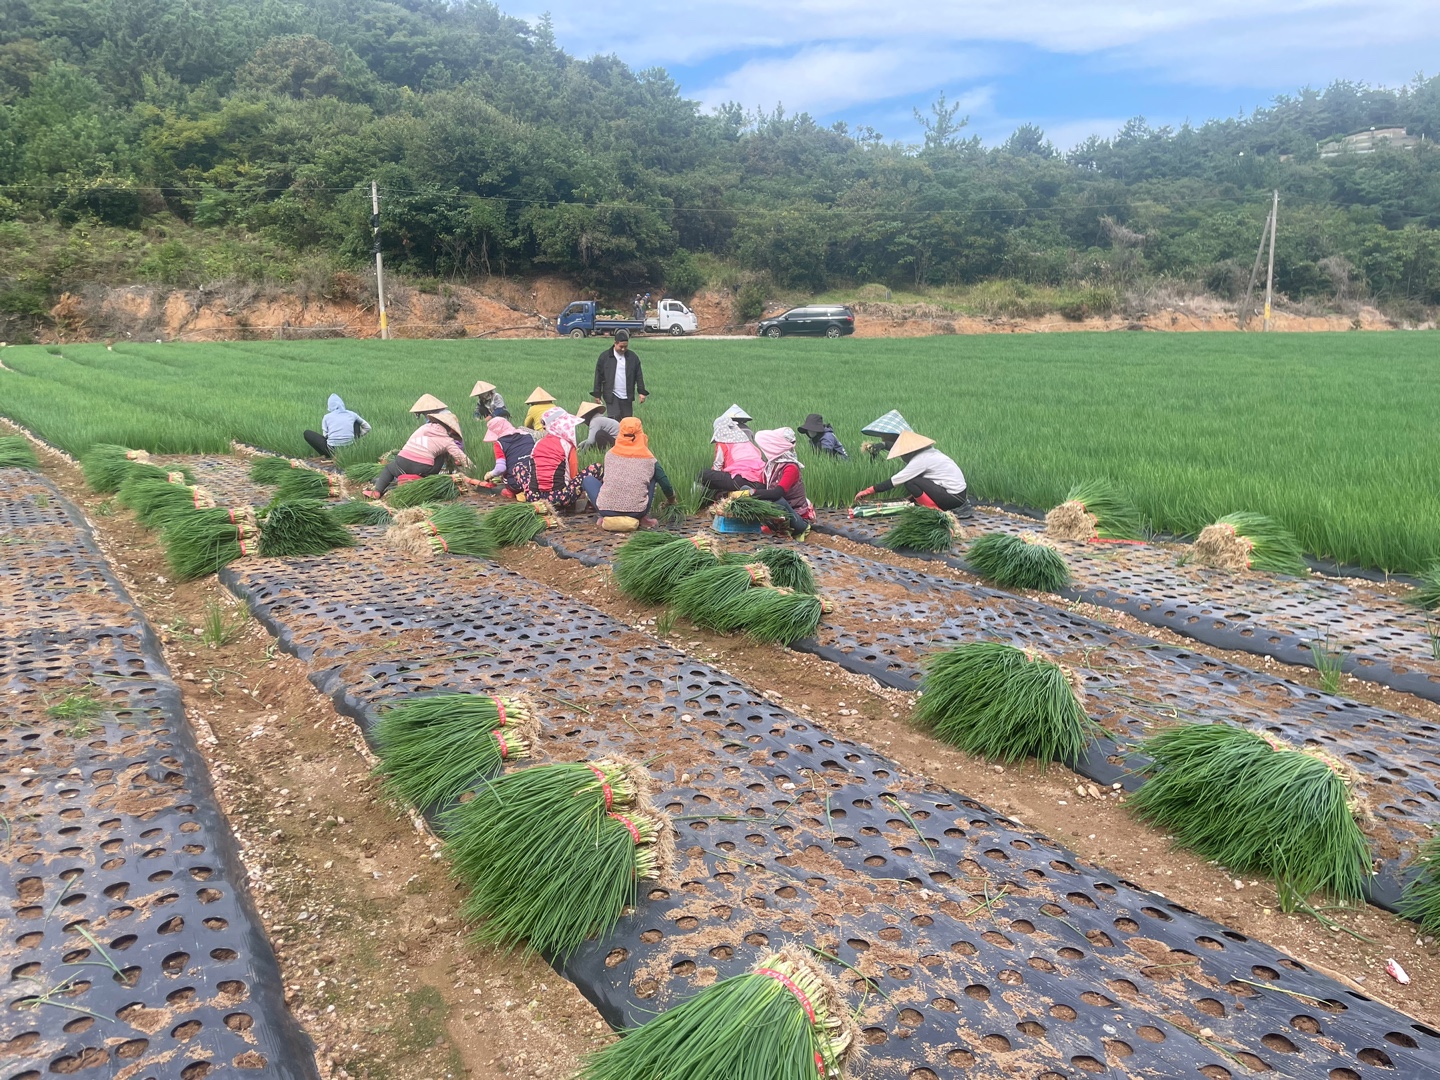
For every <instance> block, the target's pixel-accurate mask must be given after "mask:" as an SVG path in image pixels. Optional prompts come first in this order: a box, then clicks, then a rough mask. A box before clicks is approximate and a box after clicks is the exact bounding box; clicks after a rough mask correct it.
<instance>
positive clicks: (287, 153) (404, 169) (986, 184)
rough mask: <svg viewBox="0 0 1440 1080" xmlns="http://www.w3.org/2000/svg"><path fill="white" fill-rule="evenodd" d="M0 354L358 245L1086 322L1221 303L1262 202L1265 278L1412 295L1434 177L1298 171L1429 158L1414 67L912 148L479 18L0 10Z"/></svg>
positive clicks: (1431, 282) (322, 282)
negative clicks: (1057, 305)
mask: <svg viewBox="0 0 1440 1080" xmlns="http://www.w3.org/2000/svg"><path fill="white" fill-rule="evenodd" d="M3 10H4V13H5V15H4V19H3V20H0V245H3V247H4V249H5V250H6V254H7V258H6V260H5V263H4V269H3V270H0V319H3V320H5V322H4V324H0V331H4V332H6V333H8V336H9V337H10V340H16V339H17V336H18V335H23V333H24V332H25V330H26V327H27V326H30V327H32V328H33V325H34V321H35V320H43V319H45V318H47V317H48V312H49V309H50V308H51V306H53V304H54V302H55V300H56V298H57V296H58V295H59V294H60V292H61V291H63V290H68V289H77V288H79V287H81V286H84V285H87V284H90V283H96V282H100V283H109V284H115V283H129V282H153V283H159V284H169V285H178V286H198V285H200V284H205V283H213V282H217V281H249V282H269V283H280V284H284V283H287V282H293V281H296V280H297V279H299V280H306V281H310V282H312V283H317V288H319V289H320V290H321V291H322V292H323V291H324V289H325V288H326V283H327V281H328V279H329V276H330V275H331V274H332V273H333V272H335V271H336V270H343V269H345V268H346V267H347V266H348V267H351V268H354V267H358V266H360V265H362V264H363V263H364V262H365V261H366V259H367V257H368V254H369V251H370V245H371V237H370V228H369V225H370V220H369V219H370V201H369V181H370V180H371V179H372V178H375V179H378V180H379V182H380V185H381V189H382V192H383V197H384V206H383V214H382V217H383V224H384V229H383V233H382V243H383V248H384V251H385V254H386V256H387V258H388V259H389V260H390V265H392V266H394V267H395V268H396V269H398V270H401V271H404V272H405V273H407V274H408V275H410V276H412V277H418V278H422V279H423V278H426V277H429V278H435V277H472V276H475V275H485V274H510V275H528V274H535V273H547V274H563V275H567V276H569V277H571V278H573V279H575V280H577V281H579V282H581V283H583V284H584V285H585V286H587V287H590V288H594V289H598V290H600V291H601V292H604V293H609V294H611V295H618V294H621V293H625V292H628V291H630V290H632V289H636V288H640V287H661V286H663V287H666V288H669V289H670V290H672V291H675V292H677V293H679V294H681V295H686V294H688V293H689V292H690V291H691V290H694V289H696V288H698V287H699V286H700V285H701V284H702V283H704V282H705V281H706V280H707V279H708V280H709V281H710V282H711V283H712V284H716V285H720V286H722V287H728V288H729V289H731V290H732V291H733V293H734V295H735V297H736V305H737V315H739V316H741V317H749V316H753V314H754V313H756V312H758V310H759V308H760V306H761V305H762V304H763V303H764V301H765V300H766V298H767V296H769V295H771V294H773V293H774V292H775V291H776V290H820V289H823V288H825V287H827V286H830V285H833V284H835V283H838V282H866V281H870V282H877V283H883V284H886V285H890V286H894V287H895V288H897V289H900V288H903V289H906V290H909V291H916V290H923V289H925V288H929V287H936V286H944V285H949V286H966V285H973V284H974V283H977V282H982V281H987V280H992V279H1001V278H1004V279H1011V280H1014V281H1017V282H1021V283H1024V284H1026V285H1028V286H1034V287H1051V288H1060V289H1063V290H1064V295H1065V296H1066V297H1067V300H1066V301H1065V302H1066V304H1067V305H1068V306H1069V307H1071V308H1073V312H1071V313H1072V314H1074V315H1076V316H1079V315H1084V314H1088V313H1103V312H1104V311H1106V310H1108V309H1109V308H1111V307H1113V306H1114V305H1115V303H1116V302H1117V298H1118V297H1119V296H1120V295H1121V294H1122V293H1123V292H1124V291H1125V290H1126V289H1128V288H1130V287H1131V286H1133V285H1134V284H1135V283H1136V282H1142V281H1154V280H1156V279H1160V278H1169V279H1175V280H1177V281H1179V282H1183V283H1185V284H1186V285H1187V286H1189V287H1198V288H1204V289H1206V290H1208V291H1209V292H1211V293H1213V294H1216V295H1219V296H1222V297H1228V298H1234V297H1236V296H1237V295H1238V294H1239V293H1241V292H1243V290H1244V287H1245V284H1246V281H1247V280H1248V277H1249V273H1250V266H1251V263H1252V260H1253V258H1254V252H1255V246H1256V243H1257V241H1258V239H1259V234H1260V231H1261V225H1262V223H1263V221H1264V218H1265V214H1266V211H1267V208H1268V201H1269V200H1268V194H1269V191H1270V189H1271V188H1272V187H1275V188H1279V190H1280V192H1281V198H1282V208H1283V214H1284V217H1283V227H1282V229H1281V230H1280V241H1279V246H1278V252H1277V257H1276V274H1277V284H1278V287H1279V289H1280V290H1281V291H1282V292H1283V293H1285V294H1287V295H1288V296H1290V297H1291V298H1292V299H1297V300H1299V299H1304V298H1312V299H1314V300H1316V301H1318V302H1321V303H1326V304H1335V303H1337V302H1338V303H1340V304H1342V305H1343V304H1344V303H1353V302H1354V301H1356V300H1359V299H1362V298H1373V299H1375V300H1378V301H1379V302H1381V303H1383V304H1384V305H1385V306H1386V307H1387V309H1388V310H1390V311H1392V312H1395V313H1398V314H1410V315H1413V316H1416V317H1419V316H1420V315H1422V314H1423V308H1424V307H1425V306H1426V305H1435V304H1437V303H1440V231H1437V227H1440V155H1437V152H1436V150H1435V146H1434V144H1433V141H1427V142H1424V143H1422V144H1421V145H1420V146H1418V147H1415V148H1411V149H1406V150H1386V151H1381V152H1378V153H1374V154H1368V155H1357V154H1345V155H1341V156H1339V157H1329V158H1324V159H1322V158H1321V157H1320V156H1319V152H1318V148H1317V144H1318V142H1319V141H1321V140H1325V139H1329V138H1331V137H1333V136H1336V135H1339V134H1344V133H1347V132H1352V131H1356V130H1360V129H1365V128H1369V127H1371V126H1377V125H1378V126H1387V125H1396V126H1403V127H1405V128H1407V129H1408V130H1409V131H1410V132H1411V133H1413V134H1423V135H1426V136H1427V137H1428V138H1429V139H1430V140H1433V139H1434V137H1435V135H1436V133H1437V132H1440V77H1437V78H1431V79H1429V80H1424V79H1420V78H1417V79H1416V80H1415V81H1414V82H1413V83H1412V84H1410V85H1408V86H1405V87H1402V88H1399V89H1396V90H1382V89H1373V88H1369V87H1365V86H1360V85H1354V84H1349V83H1336V84H1334V85H1332V86H1330V87H1329V88H1327V89H1325V90H1324V91H1323V92H1322V91H1314V90H1304V91H1302V92H1300V93H1298V94H1296V95H1294V96H1291V97H1283V98H1280V99H1277V100H1276V101H1275V102H1273V103H1272V104H1271V105H1270V106H1268V107H1266V108H1262V109H1259V110H1257V111H1256V112H1255V113H1253V114H1252V115H1250V116H1245V117H1236V118H1231V119H1225V120H1212V121H1208V122H1206V123H1203V124H1201V125H1199V126H1194V127H1192V126H1185V127H1182V128H1180V129H1178V130H1172V129H1169V128H1152V127H1151V126H1149V125H1148V124H1147V123H1146V122H1145V121H1144V119H1143V118H1136V119H1134V120H1132V121H1131V122H1130V123H1129V124H1127V125H1126V126H1125V128H1124V130H1123V131H1122V132H1120V134H1118V135H1117V136H1116V137H1115V138H1113V139H1109V140H1101V139H1092V140H1090V141H1089V142H1088V143H1086V144H1085V145H1083V146H1080V147H1078V148H1076V149H1075V150H1073V151H1072V152H1070V153H1067V154H1060V153H1057V152H1056V150H1055V149H1054V148H1053V147H1052V146H1051V145H1050V144H1049V143H1048V142H1047V141H1046V139H1045V136H1044V133H1043V132H1042V131H1040V130H1039V129H1037V128H1034V127H1029V126H1027V127H1022V128H1020V129H1019V130H1017V131H1016V132H1015V133H1014V134H1013V135H1012V136H1011V137H1010V138H1009V139H1008V140H1006V141H1005V142H1004V143H1003V144H1002V145H999V146H995V147H986V146H984V145H982V144H981V143H980V142H979V140H978V139H975V138H971V137H967V134H966V131H965V127H964V118H963V117H961V116H959V115H957V114H956V112H955V110H954V108H953V107H951V106H947V105H946V104H945V103H944V101H943V99H942V101H940V102H937V103H936V104H935V106H934V107H933V108H932V110H931V112H930V114H929V118H928V122H927V130H926V134H925V139H924V142H923V144H921V145H904V144H901V143H899V142H896V141H893V140H887V139H886V138H885V137H884V136H883V135H882V134H881V133H877V132H874V131H871V130H868V129H865V130H858V131H857V130H851V129H848V128H847V127H846V126H845V125H844V124H836V125H834V126H831V127H824V126H821V125H818V124H817V123H816V122H815V121H813V120H812V119H811V118H810V117H809V116H806V115H794V114H790V113H786V112H785V111H784V110H783V109H782V108H780V107H776V108H775V109H774V110H773V111H771V112H765V113H746V112H745V111H744V110H743V109H741V108H740V107H739V106H730V107H727V108H723V109H720V110H718V111H716V112H714V113H705V112H702V111H701V110H700V108H699V107H698V106H697V105H696V103H694V102H691V101H687V100H685V99H684V98H683V97H682V96H681V94H680V93H679V91H678V89H677V87H676V86H675V84H674V82H673V81H672V80H671V79H670V78H669V77H668V76H667V75H666V73H665V72H664V71H662V70H658V69H652V70H646V71H638V72H637V71H632V70H631V69H630V68H629V67H627V66H626V64H625V63H624V61H623V59H622V58H620V57H616V56H600V57H596V58H593V59H589V60H580V59H576V58H574V57H572V56H570V55H568V54H567V53H565V52H564V51H562V50H561V49H559V48H558V47H557V46H556V44H555V41H554V38H553V36H552V34H551V32H550V30H549V27H548V23H546V22H545V21H543V20H542V21H541V23H540V24H539V25H538V26H532V25H530V24H528V23H526V22H524V21H521V20H519V19H515V18H511V17H508V16H506V15H504V14H502V13H501V12H500V11H499V10H498V9H497V8H496V7H494V6H492V5H490V4H488V3H484V2H481V0H459V2H449V3H447V2H443V0H403V2H385V0H44V2H41V0H4V3H3Z"/></svg>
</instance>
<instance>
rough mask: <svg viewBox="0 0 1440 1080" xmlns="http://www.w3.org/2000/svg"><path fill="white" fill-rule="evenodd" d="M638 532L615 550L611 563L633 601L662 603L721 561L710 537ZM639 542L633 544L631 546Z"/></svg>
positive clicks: (616, 578) (617, 578) (616, 577)
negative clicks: (693, 576)
mask: <svg viewBox="0 0 1440 1080" xmlns="http://www.w3.org/2000/svg"><path fill="white" fill-rule="evenodd" d="M662 535H666V534H661V533H646V532H639V533H636V534H635V535H634V536H632V537H631V538H630V539H629V540H627V541H625V543H623V544H621V545H620V547H619V548H617V549H616V552H615V558H614V561H613V562H612V563H611V569H612V572H613V573H614V575H615V584H616V586H618V587H619V589H620V591H621V592H622V593H624V594H625V595H626V596H628V597H630V599H632V600H638V601H639V602H640V603H642V604H663V603H665V602H667V601H668V600H669V599H670V597H671V596H672V595H673V594H674V592H675V590H676V589H677V588H678V587H679V586H680V583H681V582H683V581H684V580H685V579H686V578H688V577H689V576H690V575H691V574H695V573H698V572H699V571H701V570H704V569H705V568H707V567H710V566H714V565H715V564H716V563H717V562H719V556H718V555H717V554H716V551H715V542H714V541H713V540H712V539H710V537H708V536H704V535H700V536H692V537H667V539H666V540H665V541H664V542H663V543H662V542H659V540H658V537H660V536H662ZM632 544H634V545H637V546H635V547H633V548H632V547H631V545H632Z"/></svg>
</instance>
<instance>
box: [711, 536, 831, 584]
mask: <svg viewBox="0 0 1440 1080" xmlns="http://www.w3.org/2000/svg"><path fill="white" fill-rule="evenodd" d="M720 561H721V562H724V563H747V562H758V563H763V564H764V565H765V566H766V567H767V568H768V569H769V570H770V584H772V585H774V586H775V587H776V588H777V589H793V590H795V592H801V593H813V592H814V591H815V571H814V570H812V569H811V567H810V560H809V559H807V558H805V556H804V555H801V554H800V552H798V551H796V550H795V549H794V548H793V547H783V546H781V545H779V544H765V545H757V546H755V547H749V548H745V549H743V550H741V551H727V552H726V553H725V554H724V555H722V556H720Z"/></svg>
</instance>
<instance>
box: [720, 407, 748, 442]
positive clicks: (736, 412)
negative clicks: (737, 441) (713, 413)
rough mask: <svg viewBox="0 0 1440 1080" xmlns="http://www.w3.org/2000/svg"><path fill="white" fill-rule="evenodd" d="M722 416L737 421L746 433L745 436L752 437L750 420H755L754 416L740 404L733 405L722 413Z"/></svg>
mask: <svg viewBox="0 0 1440 1080" xmlns="http://www.w3.org/2000/svg"><path fill="white" fill-rule="evenodd" d="M720 418H721V419H722V420H734V421H735V423H736V424H738V425H739V426H740V430H741V431H743V432H744V433H745V437H746V438H747V439H748V438H750V421H751V420H753V419H754V417H752V416H751V415H750V414H749V413H747V412H746V411H745V410H744V409H742V408H740V406H739V405H731V406H730V407H729V408H728V409H726V410H725V411H724V412H723V413H721V414H720Z"/></svg>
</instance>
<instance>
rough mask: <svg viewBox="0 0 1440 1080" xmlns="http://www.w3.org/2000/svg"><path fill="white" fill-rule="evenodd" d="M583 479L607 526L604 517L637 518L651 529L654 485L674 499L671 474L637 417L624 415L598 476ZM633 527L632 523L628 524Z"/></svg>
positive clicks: (592, 502) (666, 497)
mask: <svg viewBox="0 0 1440 1080" xmlns="http://www.w3.org/2000/svg"><path fill="white" fill-rule="evenodd" d="M582 483H583V484H584V485H585V494H586V495H588V496H589V497H590V505H591V506H593V507H594V508H595V512H596V513H598V514H599V515H600V527H601V528H606V527H607V525H606V519H607V518H638V519H639V520H640V525H641V526H642V527H643V528H646V529H653V528H654V527H655V526H656V525H658V524H660V523H659V522H658V521H656V520H655V519H654V518H653V517H651V516H650V506H651V504H652V503H653V502H654V501H655V486H656V485H657V484H658V485H659V486H660V490H661V491H663V492H664V493H665V501H666V502H667V503H673V502H674V501H675V489H674V488H673V487H671V485H670V478H669V477H668V476H666V475H665V470H664V469H662V468H661V467H660V462H658V461H656V460H655V455H654V454H652V453H651V452H650V442H649V439H648V438H647V437H646V435H645V429H644V428H643V427H642V426H641V425H640V421H639V419H638V418H636V417H634V416H627V417H626V418H625V419H623V420H621V421H620V433H619V435H617V436H616V438H615V445H614V446H612V447H611V448H610V450H609V451H607V452H606V454H605V469H604V472H603V473H602V475H601V476H598V477H597V476H586V477H585V478H584V479H583V480H582ZM627 527H628V528H634V526H633V525H627Z"/></svg>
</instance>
